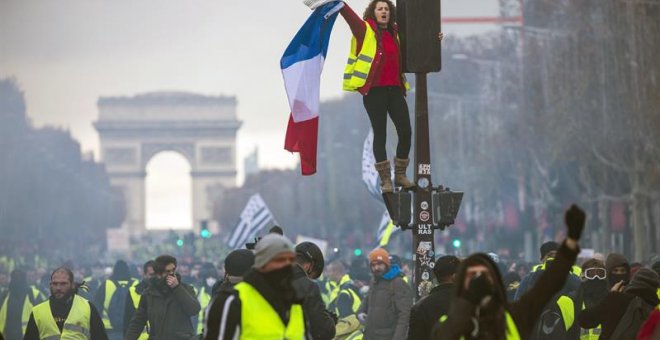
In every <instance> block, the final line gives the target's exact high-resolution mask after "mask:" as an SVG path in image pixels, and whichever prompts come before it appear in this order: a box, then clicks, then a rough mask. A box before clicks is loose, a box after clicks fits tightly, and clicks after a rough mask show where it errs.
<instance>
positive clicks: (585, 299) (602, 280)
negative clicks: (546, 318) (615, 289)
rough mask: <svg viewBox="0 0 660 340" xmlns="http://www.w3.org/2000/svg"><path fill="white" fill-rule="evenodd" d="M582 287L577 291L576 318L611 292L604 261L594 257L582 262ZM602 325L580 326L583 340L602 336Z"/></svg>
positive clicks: (593, 339)
mask: <svg viewBox="0 0 660 340" xmlns="http://www.w3.org/2000/svg"><path fill="white" fill-rule="evenodd" d="M581 269H582V274H581V275H580V280H581V284H580V288H579V289H578V290H577V291H576V292H575V294H574V296H575V298H574V300H575V304H576V306H577V307H578V308H577V315H576V316H575V320H577V319H578V318H579V317H580V313H581V312H582V311H583V310H585V309H587V308H594V307H595V306H597V305H598V304H599V303H600V302H601V301H602V300H603V298H605V296H606V295H607V294H608V293H609V290H608V289H607V280H606V278H607V270H606V269H605V264H604V263H603V261H601V260H598V259H595V258H592V259H589V260H586V261H584V263H583V264H582V268H581ZM601 328H602V327H601V326H600V325H598V326H597V327H595V328H580V339H581V340H596V339H598V338H599V337H600V333H601Z"/></svg>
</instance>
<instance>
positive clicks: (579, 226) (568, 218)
mask: <svg viewBox="0 0 660 340" xmlns="http://www.w3.org/2000/svg"><path fill="white" fill-rule="evenodd" d="M586 219H587V215H585V213H584V211H582V209H580V208H579V207H578V206H577V205H575V204H573V205H571V207H570V208H569V209H568V210H566V215H564V221H565V222H566V227H567V228H568V237H569V238H572V239H574V240H576V241H578V240H579V239H580V235H582V230H584V221H585V220H586Z"/></svg>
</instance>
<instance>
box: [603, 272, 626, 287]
mask: <svg viewBox="0 0 660 340" xmlns="http://www.w3.org/2000/svg"><path fill="white" fill-rule="evenodd" d="M619 281H624V282H626V281H628V274H610V276H609V277H608V283H609V285H610V288H611V287H612V286H614V285H615V284H617V283H618V282H619Z"/></svg>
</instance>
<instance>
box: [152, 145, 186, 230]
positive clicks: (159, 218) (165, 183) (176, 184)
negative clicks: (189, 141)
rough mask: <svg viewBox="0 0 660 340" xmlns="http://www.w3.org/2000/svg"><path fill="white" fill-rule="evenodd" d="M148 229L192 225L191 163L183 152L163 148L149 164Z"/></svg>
mask: <svg viewBox="0 0 660 340" xmlns="http://www.w3.org/2000/svg"><path fill="white" fill-rule="evenodd" d="M146 172H147V180H146V202H145V207H146V212H147V213H146V227H147V229H191V228H192V223H193V221H192V180H191V178H190V163H189V162H188V160H187V159H186V158H185V157H183V156H182V155H181V154H180V153H178V152H174V151H163V152H160V153H158V154H156V155H155V156H154V157H152V158H151V160H149V163H147V167H146Z"/></svg>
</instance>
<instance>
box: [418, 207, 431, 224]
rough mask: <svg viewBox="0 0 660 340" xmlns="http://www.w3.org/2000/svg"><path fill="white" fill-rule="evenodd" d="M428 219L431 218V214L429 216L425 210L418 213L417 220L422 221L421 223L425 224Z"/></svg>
mask: <svg viewBox="0 0 660 340" xmlns="http://www.w3.org/2000/svg"><path fill="white" fill-rule="evenodd" d="M430 218H431V214H429V212H428V211H426V210H424V211H422V212H420V213H419V219H420V220H422V222H426V221H428V220H429V219H430Z"/></svg>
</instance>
